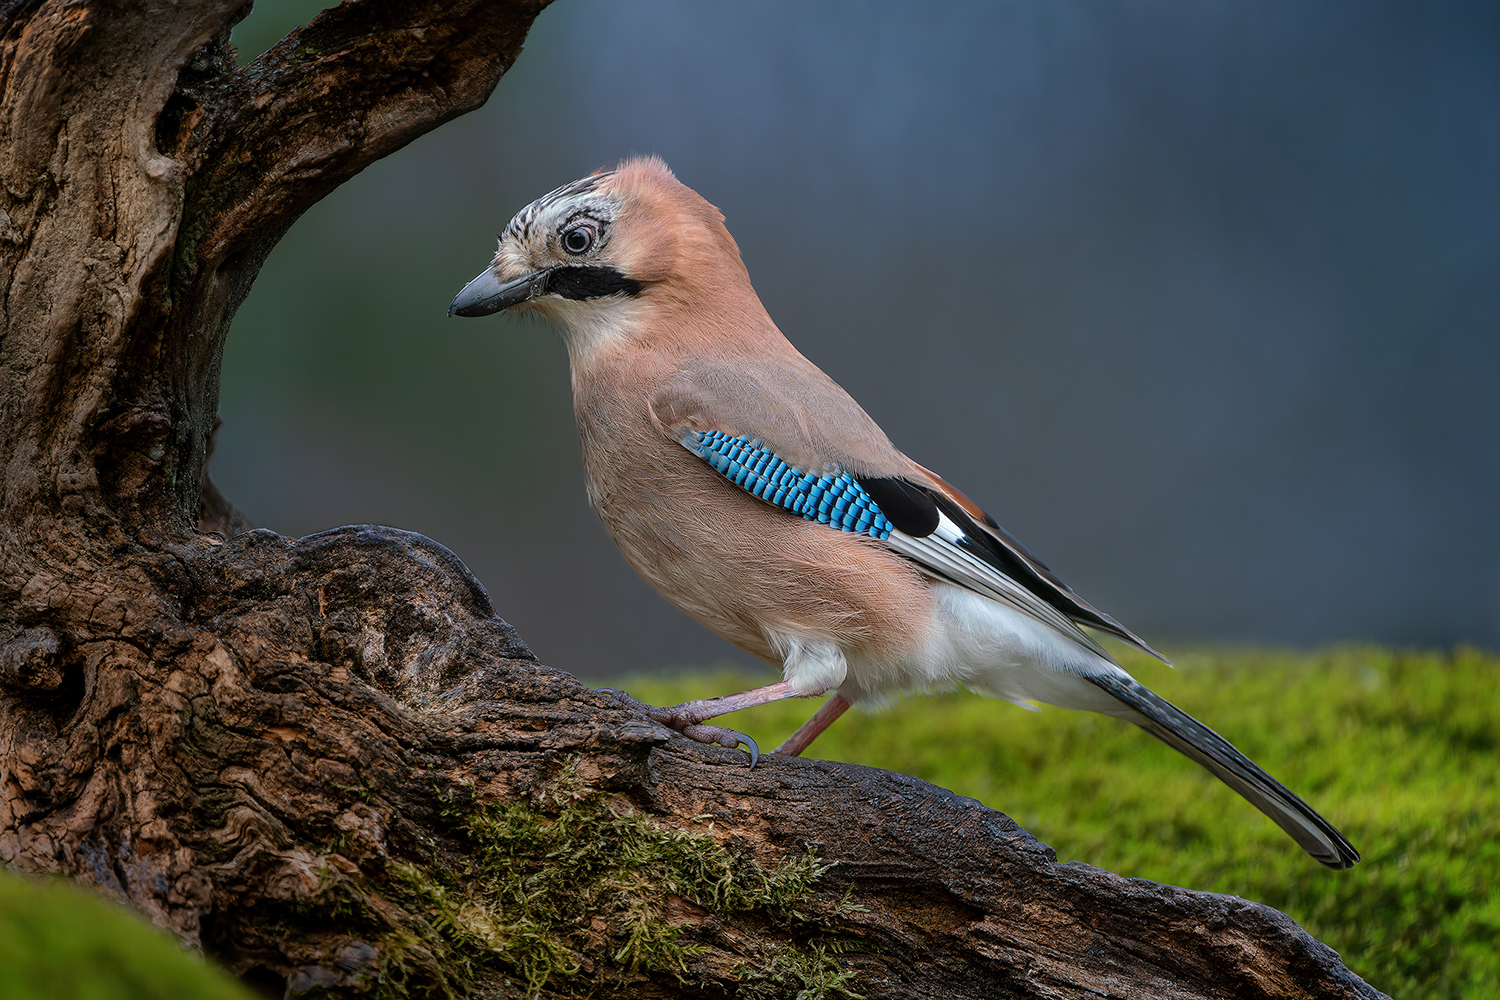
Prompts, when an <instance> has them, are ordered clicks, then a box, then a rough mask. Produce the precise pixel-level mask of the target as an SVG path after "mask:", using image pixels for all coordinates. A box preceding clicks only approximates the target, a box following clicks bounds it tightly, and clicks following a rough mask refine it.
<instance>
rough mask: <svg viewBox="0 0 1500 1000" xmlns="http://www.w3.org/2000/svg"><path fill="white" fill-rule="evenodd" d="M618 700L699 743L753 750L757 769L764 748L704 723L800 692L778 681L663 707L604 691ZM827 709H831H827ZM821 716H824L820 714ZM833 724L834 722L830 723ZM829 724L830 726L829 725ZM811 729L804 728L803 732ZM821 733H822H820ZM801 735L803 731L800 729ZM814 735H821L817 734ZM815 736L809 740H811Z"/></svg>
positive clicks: (751, 760)
mask: <svg viewBox="0 0 1500 1000" xmlns="http://www.w3.org/2000/svg"><path fill="white" fill-rule="evenodd" d="M600 690H601V691H604V692H606V693H608V694H612V695H614V696H615V698H616V699H618V700H620V701H622V702H624V703H625V704H627V705H629V706H630V707H631V708H633V709H635V710H636V711H638V712H640V713H641V714H642V715H644V716H646V717H647V718H648V719H655V720H656V721H657V722H660V723H661V724H662V725H664V726H666V727H667V728H668V729H675V730H677V731H678V732H679V733H681V734H682V735H683V736H686V737H687V738H688V739H690V740H695V741H697V742H699V743H710V744H717V745H719V746H723V747H730V748H733V747H737V746H739V745H740V744H741V743H743V744H745V745H746V746H748V747H749V748H750V766H751V767H754V766H755V765H756V762H757V761H759V760H760V747H758V746H757V745H756V743H755V741H754V740H752V739H751V738H750V737H748V736H746V735H745V734H744V733H742V732H739V731H738V730H735V729H729V728H726V727H724V726H705V725H703V723H704V722H706V721H708V720H709V719H716V718H718V717H719V716H721V715H728V714H729V713H730V712H738V711H740V710H741V709H744V708H755V707H756V706H758V705H769V704H770V703H771V702H773V701H781V700H782V699H783V698H792V697H796V696H797V694H798V692H797V691H796V690H794V689H793V687H792V685H791V684H790V683H788V682H787V681H777V682H776V683H775V684H767V685H766V686H765V687H758V688H752V689H751V690H749V691H741V692H739V693H738V694H726V695H721V696H719V697H718V698H703V699H700V700H698V701H685V702H683V703H682V704H680V705H672V706H670V707H667V708H660V707H658V706H656V705H647V704H646V703H645V702H641V701H636V700H635V699H634V698H632V697H630V695H628V694H626V693H625V692H623V691H616V690H615V689H614V688H600ZM820 693H821V692H818V691H812V692H803V694H804V695H806V694H820ZM824 707H825V708H826V707H827V706H824ZM820 714H821V713H820ZM828 721H829V722H832V721H833V720H832V719H829V720H828ZM825 725H826V723H825ZM806 728H807V727H806V726H804V727H803V729H806ZM820 731H821V730H820ZM798 732H801V730H798ZM813 735H814V736H816V735H817V733H814V734H813ZM811 739H812V737H808V740H809V741H811Z"/></svg>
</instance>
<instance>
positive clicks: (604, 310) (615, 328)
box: [531, 295, 641, 371]
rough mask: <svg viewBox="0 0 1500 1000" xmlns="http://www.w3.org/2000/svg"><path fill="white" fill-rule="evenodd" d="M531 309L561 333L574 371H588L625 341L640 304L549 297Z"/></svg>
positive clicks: (612, 299)
mask: <svg viewBox="0 0 1500 1000" xmlns="http://www.w3.org/2000/svg"><path fill="white" fill-rule="evenodd" d="M531 305H532V307H533V308H535V309H536V310H537V312H539V313H541V314H542V315H543V316H546V317H547V319H549V320H551V321H552V323H553V324H554V325H555V326H556V327H557V328H558V330H559V331H561V333H562V338H563V343H564V344H566V345H567V347H568V362H569V364H571V365H572V367H573V370H574V371H577V370H579V369H580V368H586V367H588V365H589V363H590V362H591V361H592V360H593V359H594V358H595V357H596V356H597V355H598V354H599V353H600V352H601V351H607V350H609V349H611V348H614V347H618V346H620V345H621V344H623V343H625V342H626V341H628V340H629V339H630V337H631V334H632V333H633V332H634V331H635V329H636V326H637V324H638V323H639V322H640V315H641V304H640V303H639V302H637V301H636V300H634V299H630V298H625V297H624V296H618V295H612V296H609V297H607V298H599V299H564V298H561V297H558V296H555V295H549V296H544V297H542V298H538V299H533V300H532V303H531Z"/></svg>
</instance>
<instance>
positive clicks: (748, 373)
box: [651, 355, 1164, 659]
mask: <svg viewBox="0 0 1500 1000" xmlns="http://www.w3.org/2000/svg"><path fill="white" fill-rule="evenodd" d="M651 406H652V413H653V415H654V416H655V418H656V420H657V423H658V424H659V426H660V427H661V429H662V431H663V433H665V434H666V435H667V436H668V437H670V438H672V439H673V440H676V441H677V442H678V443H679V444H681V445H682V446H683V447H684V448H686V449H687V450H688V451H690V452H692V453H693V454H695V455H697V456H698V457H699V458H701V459H703V460H704V461H705V462H707V463H708V464H709V465H710V466H712V467H713V468H714V469H715V470H716V471H718V472H719V473H720V474H722V475H723V476H724V477H725V478H726V479H728V480H729V481H730V482H731V483H733V484H734V485H736V486H738V487H739V488H741V489H743V490H745V491H747V492H749V493H751V494H753V495H754V496H756V497H759V498H760V499H762V500H764V501H766V502H767V503H771V504H774V505H776V506H778V507H782V508H784V509H785V510H787V511H789V512H791V513H794V514H798V515H800V516H802V517H804V518H806V519H808V520H811V521H819V522H821V523H824V524H828V525H829V526H831V527H834V528H838V529H840V530H842V531H850V532H856V533H860V534H865V535H869V536H870V537H872V538H876V539H879V540H881V541H883V542H884V543H885V544H886V545H888V546H890V548H891V549H892V550H894V551H895V552H897V553H899V554H901V555H902V556H905V557H906V558H908V559H910V560H912V561H913V562H915V563H916V564H917V565H918V566H920V567H921V568H922V569H923V570H924V571H926V572H927V573H929V574H931V575H932V576H934V577H938V578H940V579H944V580H948V581H950V582H952V583H955V584H957V585H959V586H961V587H965V588H967V589H969V590H972V591H974V592H975V593H978V594H982V595H984V596H985V597H989V598H991V599H993V600H997V601H1001V602H1003V603H1005V604H1008V605H1010V606H1012V607H1014V608H1016V609H1017V610H1019V611H1021V612H1023V613H1024V614H1027V615H1029V616H1031V617H1032V618H1035V619H1036V620H1038V621H1040V622H1042V623H1043V624H1045V625H1048V626H1050V627H1051V628H1053V629H1055V630H1056V631H1058V632H1060V633H1062V634H1063V635H1066V636H1068V637H1069V638H1071V639H1073V640H1074V641H1075V642H1077V643H1079V644H1080V645H1082V646H1084V647H1085V648H1087V649H1090V650H1093V651H1094V652H1096V653H1098V654H1099V655H1100V656H1103V657H1104V658H1106V659H1110V657H1109V654H1108V653H1107V652H1105V650H1104V649H1103V648H1102V647H1101V646H1100V645H1099V644H1098V643H1097V642H1096V641H1095V640H1094V639H1093V638H1092V637H1091V636H1090V635H1089V634H1088V633H1086V632H1084V631H1083V629H1082V628H1080V626H1088V627H1090V628H1096V629H1099V630H1101V631H1104V632H1109V633H1111V634H1113V635H1116V636H1119V637H1120V638H1122V639H1124V640H1126V641H1127V642H1130V643H1132V644H1134V645H1136V646H1138V647H1140V648H1141V649H1143V650H1145V651H1146V652H1148V653H1150V654H1151V655H1153V656H1156V657H1158V658H1162V657H1161V654H1160V653H1158V652H1156V650H1154V649H1152V648H1151V647H1150V646H1148V645H1147V644H1146V643H1145V642H1143V641H1142V640H1141V639H1140V638H1139V637H1137V636H1136V635H1135V634H1134V633H1132V632H1130V631H1129V630H1127V629H1126V628H1125V627H1124V626H1122V625H1120V624H1119V623H1118V622H1116V621H1115V620H1114V619H1112V618H1110V617H1109V616H1108V615H1105V614H1104V613H1102V612H1100V611H1099V610H1097V609H1096V608H1094V607H1093V606H1092V605H1090V604H1088V603H1087V602H1086V601H1084V600H1082V599H1081V598H1079V597H1078V596H1077V595H1076V594H1074V593H1073V591H1072V590H1071V589H1070V588H1069V587H1068V586H1067V584H1065V583H1063V582H1062V581H1061V580H1059V579H1058V578H1057V577H1056V576H1055V575H1054V574H1053V573H1052V571H1051V570H1049V569H1048V568H1047V567H1046V565H1045V564H1044V563H1042V562H1041V561H1040V560H1039V559H1037V558H1036V557H1035V556H1033V555H1032V554H1031V552H1030V551H1029V550H1027V548H1026V547H1025V546H1024V545H1022V544H1021V543H1020V542H1018V541H1016V539H1015V538H1013V537H1012V536H1011V535H1010V534H1009V533H1008V532H1006V531H1005V529H1003V528H1001V527H1000V526H999V524H997V523H996V522H995V520H994V518H992V517H990V516H989V515H988V514H986V513H985V512H984V511H983V510H981V509H980V508H979V507H978V506H977V505H975V504H974V502H973V501H971V500H969V499H968V498H967V497H965V496H964V495H963V494H962V493H960V492H958V491H957V490H956V489H954V488H953V487H951V486H949V485H948V484H947V483H946V482H944V481H943V480H942V479H941V478H940V477H938V476H936V475H934V474H932V473H931V472H929V471H927V470H926V469H924V468H922V467H921V466H919V465H917V464H916V463H914V462H912V461H911V460H910V459H909V458H907V457H906V456H905V455H903V454H901V452H900V451H898V450H897V449H896V448H895V446H893V445H892V444H891V443H890V441H889V439H887V438H886V436H885V434H884V433H883V432H882V431H881V430H880V428H879V427H878V426H877V425H876V424H875V422H874V421H873V420H872V419H871V418H870V417H869V416H868V415H867V414H866V413H865V412H864V410H863V409H861V408H860V407H859V404H857V403H855V402H854V400H853V399H852V398H850V397H849V395H848V394H847V393H845V392H844V391H843V389H841V388H839V386H838V385H837V384H836V383H834V382H833V381H832V380H831V379H829V378H828V376H826V375H824V374H823V372H821V371H820V370H818V369H817V368H816V367H814V366H813V365H812V364H811V363H810V362H806V361H805V360H803V359H802V358H801V356H800V355H798V356H796V358H795V359H791V360H786V359H774V358H773V359H757V360H755V361H753V362H751V363H749V364H746V363H744V362H743V361H742V362H740V363H737V364H735V365H734V366H733V367H732V368H731V367H729V366H723V367H720V366H715V365H712V364H710V363H707V362H701V361H695V362H692V363H691V364H690V365H685V366H684V367H683V368H681V369H679V371H678V372H677V373H676V374H675V375H674V376H673V377H672V378H670V379H668V380H667V381H666V382H665V383H664V384H663V385H662V387H661V388H660V389H659V390H658V391H657V392H656V394H655V395H654V396H653V398H652V400H651ZM1162 659H1164V658H1162Z"/></svg>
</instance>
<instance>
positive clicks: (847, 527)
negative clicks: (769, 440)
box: [682, 431, 891, 540]
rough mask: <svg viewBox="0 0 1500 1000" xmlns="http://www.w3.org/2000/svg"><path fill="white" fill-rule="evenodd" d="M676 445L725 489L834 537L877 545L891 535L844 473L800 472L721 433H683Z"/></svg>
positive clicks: (881, 516)
mask: <svg viewBox="0 0 1500 1000" xmlns="http://www.w3.org/2000/svg"><path fill="white" fill-rule="evenodd" d="M682 443H683V444H684V445H685V446H687V449H688V451H691V452H692V453H693V454H695V455H697V456H698V457H699V458H701V459H703V460H704V461H705V462H707V463H708V464H709V465H711V466H712V467H713V468H714V469H715V471H717V472H719V473H722V474H723V476H724V477H725V478H726V479H728V480H729V481H730V482H731V483H734V484H735V485H736V486H738V487H739V488H740V489H742V490H745V491H746V492H747V493H750V494H752V495H754V496H757V497H759V498H760V499H762V500H765V501H766V502H767V503H773V504H775V505H776V506H778V507H784V508H786V509H787V510H789V511H792V512H793V513H795V514H801V515H802V516H803V517H804V518H806V519H807V520H809V521H817V522H818V523H819V524H827V525H832V526H833V527H835V528H838V529H839V530H840V531H852V532H856V533H859V534H865V535H869V536H870V537H871V538H879V539H882V540H883V539H886V538H889V537H890V535H891V522H890V521H889V520H888V519H887V518H886V516H885V515H884V514H883V513H881V511H880V508H879V507H878V506H877V505H876V504H875V501H874V499H872V498H871V496H870V494H869V493H866V492H865V489H864V487H863V486H860V485H859V482H858V480H856V479H855V478H854V477H853V476H851V475H849V474H848V473H845V472H840V473H836V474H834V475H823V476H820V475H818V474H816V473H812V472H803V471H802V470H801V469H798V468H796V467H795V466H791V465H788V464H787V463H786V462H784V461H782V460H781V459H780V458H778V457H777V456H776V454H775V453H774V452H772V451H771V450H770V449H769V448H767V447H766V446H765V445H762V444H759V443H757V442H755V441H752V440H751V439H750V438H745V437H731V436H729V435H728V434H725V433H723V432H722V431H696V432H693V433H689V434H687V435H686V436H685V437H684V438H683V439H682Z"/></svg>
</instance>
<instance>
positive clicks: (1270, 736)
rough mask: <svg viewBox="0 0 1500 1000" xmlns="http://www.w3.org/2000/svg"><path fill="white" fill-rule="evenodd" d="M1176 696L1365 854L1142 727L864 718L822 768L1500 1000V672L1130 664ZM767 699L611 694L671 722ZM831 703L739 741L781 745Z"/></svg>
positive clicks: (694, 689)
mask: <svg viewBox="0 0 1500 1000" xmlns="http://www.w3.org/2000/svg"><path fill="white" fill-rule="evenodd" d="M1118 655H1119V658H1120V660H1121V662H1122V663H1123V664H1124V665H1125V666H1126V667H1127V669H1129V670H1130V671H1131V672H1132V673H1134V674H1135V675H1136V676H1137V677H1139V678H1140V679H1141V680H1142V681H1143V682H1145V683H1146V684H1148V685H1150V686H1151V687H1152V688H1153V689H1155V690H1156V691H1157V692H1159V693H1160V694H1162V695H1163V696H1165V697H1167V698H1170V699H1171V700H1172V701H1174V702H1176V703H1177V704H1178V705H1180V706H1181V707H1182V708H1184V709H1185V710H1187V711H1188V712H1190V713H1192V714H1193V715H1195V716H1197V717H1198V718H1200V719H1202V720H1203V721H1204V722H1206V723H1208V724H1209V725H1211V726H1213V727H1214V728H1215V729H1216V730H1218V731H1219V732H1220V733H1222V734H1223V735H1224V736H1226V737H1228V738H1229V739H1230V740H1232V741H1233V742H1234V743H1235V744H1236V745H1238V746H1239V747H1240V749H1241V750H1243V751H1244V752H1245V753H1247V754H1248V755H1249V756H1250V757H1252V758H1253V759H1255V760H1256V761H1257V762H1259V763H1260V764H1261V765H1262V766H1263V767H1265V768H1266V769H1267V770H1268V771H1270V772H1271V773H1272V774H1274V775H1276V776H1277V777H1278V778H1280V779H1281V780H1282V781H1283V782H1285V783H1286V784H1287V785H1288V786H1289V787H1290V788H1291V789H1292V790H1293V791H1295V792H1297V793H1298V794H1299V795H1301V796H1302V797H1303V798H1304V799H1306V800H1308V801H1309V802H1310V803H1312V804H1313V806H1314V807H1315V808H1317V809H1318V810H1319V811H1320V812H1322V813H1323V814H1324V815H1325V816H1327V817H1328V818H1329V819H1330V820H1331V821H1332V822H1333V823H1334V824H1335V825H1336V826H1338V827H1339V828H1340V829H1342V830H1343V831H1344V833H1345V834H1346V835H1347V836H1348V837H1349V839H1350V840H1351V841H1352V842H1353V843H1354V845H1355V846H1356V847H1358V848H1359V849H1360V850H1361V851H1362V852H1363V854H1364V860H1363V861H1362V862H1361V863H1360V864H1359V865H1357V866H1356V867H1355V868H1353V869H1352V870H1350V871H1347V872H1333V871H1329V870H1327V869H1325V868H1323V867H1321V866H1320V865H1318V864H1316V863H1315V862H1313V861H1311V860H1310V859H1309V858H1308V857H1307V856H1306V855H1305V854H1304V853H1303V852H1302V851H1301V850H1300V849H1299V848H1298V847H1297V846H1296V845H1295V844H1294V843H1292V841H1291V840H1290V839H1288V838H1287V837H1286V836H1285V834H1283V833H1282V832H1281V830H1280V829H1278V828H1277V827H1276V826H1274V825H1273V824H1272V823H1271V822H1270V821H1269V820H1267V819H1265V818H1264V817H1263V816H1261V815H1260V814H1259V813H1258V812H1256V811H1255V810H1254V809H1253V808H1251V807H1250V806H1249V805H1247V804H1246V803H1245V802H1244V801H1243V800H1242V799H1240V798H1239V796H1237V795H1235V793H1234V792H1232V791H1230V790H1229V789H1228V788H1226V787H1224V786H1223V785H1222V784H1220V783H1219V782H1218V781H1216V780H1214V779H1213V778H1212V777H1211V776H1209V775H1208V774H1207V773H1206V772H1204V771H1203V770H1202V769H1201V768H1199V767H1197V766H1196V765H1194V764H1192V763H1191V762H1190V761H1188V760H1186V759H1185V758H1183V757H1181V756H1180V755H1178V754H1176V753H1174V752H1173V751H1171V750H1170V749H1168V748H1167V747H1165V746H1163V745H1161V744H1160V743H1158V742H1157V741H1155V740H1153V739H1151V738H1150V737H1148V736H1146V735H1145V734H1144V733H1142V732H1140V730H1138V729H1136V728H1135V727H1134V726H1130V725H1128V724H1125V723H1121V722H1117V721H1115V720H1112V719H1107V718H1103V717H1100V716H1096V715H1090V714H1087V713H1081V712H1064V711H1059V710H1056V709H1049V708H1043V710H1042V711H1040V712H1026V711H1022V710H1019V709H1017V708H1015V707H1014V706H1011V705H1007V704H1005V703H1003V702H996V701H993V700H989V699H984V698H979V697H976V696H973V695H969V694H951V695H942V696H928V697H919V698H911V699H908V700H906V701H904V702H901V703H899V704H897V705H896V706H894V707H893V708H892V709H890V710H888V711H885V712H881V713H878V714H875V715H864V714H860V713H850V714H849V715H847V716H845V717H844V718H843V719H841V720H840V721H839V722H838V724H837V725H835V726H833V727H832V729H830V730H829V732H828V733H826V734H824V735H823V736H822V737H820V738H819V739H818V742H817V743H815V744H814V745H813V747H812V755H814V756H819V757H824V758H827V759H833V760H847V761H853V762H857V763H861V764H869V765H873V766H875V767H883V768H889V769H891V770H895V771H901V772H904V773H907V774H913V775H916V776H918V777H921V778H925V779H927V780H928V781H932V782H934V783H935V784H938V785H942V786H943V787H946V788H950V789H952V790H953V791H955V792H958V793H960V794H963V795H969V796H973V797H974V798H977V799H979V800H981V801H983V802H985V803H986V804H987V805H989V806H991V807H993V808H995V809H999V810H1002V811H1004V812H1006V813H1008V814H1009V815H1010V816H1012V817H1014V818H1015V819H1016V821H1017V822H1019V823H1020V824H1021V825H1022V826H1024V827H1026V828H1027V829H1028V830H1030V831H1031V832H1032V833H1034V834H1036V836H1037V837H1038V838H1039V839H1041V840H1042V841H1043V842H1045V843H1047V844H1050V845H1051V846H1052V847H1054V848H1055V849H1056V850H1057V853H1058V857H1059V858H1060V859H1061V860H1063V861H1069V860H1078V861H1086V862H1088V863H1089V864H1094V865H1099V866H1101V867H1103V868H1107V869H1109V870H1111V871H1114V872H1118V873H1120V874H1122V875H1128V876H1134V877H1140V878H1148V879H1152V880H1154V881H1157V882H1165V883H1169V884H1174V885H1182V886H1190V887H1192V888H1195V889H1207V890H1212V891H1216V892H1226V893H1233V894H1235V895H1239V896H1244V897H1246V898H1249V899H1256V900H1260V901H1261V902H1264V903H1268V904H1270V905H1271V906H1274V907H1276V908H1278V909H1280V910H1283V911H1285V912H1287V913H1289V914H1290V915H1291V916H1293V917H1294V918H1295V919H1296V920H1297V921H1298V922H1299V923H1301V924H1302V926H1303V927H1305V928H1307V929H1308V931H1309V932H1311V933H1312V934H1313V935H1314V936H1316V937H1317V938H1318V939H1319V940H1321V941H1323V942H1325V943H1327V944H1328V945H1330V946H1331V947H1333V948H1334V949H1336V950H1337V951H1338V952H1339V953H1340V955H1341V956H1342V957H1343V959H1344V961H1345V963H1346V964H1348V966H1349V967H1350V968H1351V969H1353V970H1354V971H1355V972H1356V973H1358V974H1359V975H1361V976H1363V977H1364V978H1365V979H1367V980H1368V981H1369V982H1370V983H1372V984H1373V985H1375V986H1376V987H1378V988H1380V989H1382V990H1384V991H1386V992H1388V993H1391V994H1392V995H1397V996H1406V997H1422V998H1433V1000H1458V998H1474V1000H1479V998H1485V1000H1489V998H1493V997H1495V996H1500V949H1497V948H1496V947H1495V942H1496V941H1497V940H1500V698H1497V696H1496V692H1497V691H1500V659H1497V658H1496V657H1495V656H1493V655H1490V654H1486V653H1481V652H1479V651H1476V650H1472V649H1460V650H1457V651H1454V652H1451V653H1434V652H1413V651H1394V650H1387V649H1380V648H1372V647H1342V648H1334V649H1328V650H1323V651H1320V652H1316V653H1297V652H1288V651H1275V650H1254V649H1245V650H1223V649H1210V650H1204V649H1199V650H1185V651H1177V652H1176V655H1174V656H1173V660H1174V662H1175V663H1176V664H1177V668H1178V669H1176V670H1172V669H1169V668H1167V667H1165V666H1163V665H1161V664H1159V663H1156V662H1155V661H1152V660H1149V659H1147V658H1145V657H1143V656H1135V655H1132V654H1131V653H1130V652H1129V651H1123V650H1122V651H1119V653H1118ZM762 680H763V679H762V678H745V677H733V676H725V675H720V676H696V677H684V678H681V679H679V680H676V681H662V680H657V679H639V680H633V681H630V682H624V683H622V682H620V681H615V682H613V684H612V686H615V687H623V688H625V689H627V690H629V691H630V692H631V694H633V695H635V696H636V697H638V698H643V699H644V700H646V701H655V702H657V703H659V704H671V703H675V702H677V701H682V700H685V699H687V698H699V697H706V696H709V695H713V694H723V693H725V692H727V691H732V690H738V689H739V686H742V685H748V684H751V683H757V682H761V681H762ZM814 707H815V706H814V704H811V703H808V702H802V701H792V702H783V703H781V704H779V705H772V706H767V707H765V708H763V709H756V710H753V711H750V712H744V713H739V714H738V715H736V716H729V717H726V719H725V720H724V724H725V725H728V726H733V727H735V728H737V729H742V730H744V731H746V732H748V733H750V734H752V735H754V736H755V737H756V738H757V739H758V740H759V741H760V742H761V745H762V746H767V745H770V746H774V745H775V744H776V742H777V741H778V739H779V738H780V737H783V736H785V735H787V734H789V733H791V731H792V730H793V729H795V728H796V727H797V726H798V725H800V724H801V723H802V722H803V721H804V720H805V719H806V718H807V716H808V715H809V714H811V712H812V710H813V708H814Z"/></svg>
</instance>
